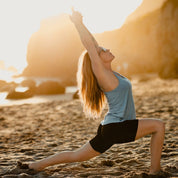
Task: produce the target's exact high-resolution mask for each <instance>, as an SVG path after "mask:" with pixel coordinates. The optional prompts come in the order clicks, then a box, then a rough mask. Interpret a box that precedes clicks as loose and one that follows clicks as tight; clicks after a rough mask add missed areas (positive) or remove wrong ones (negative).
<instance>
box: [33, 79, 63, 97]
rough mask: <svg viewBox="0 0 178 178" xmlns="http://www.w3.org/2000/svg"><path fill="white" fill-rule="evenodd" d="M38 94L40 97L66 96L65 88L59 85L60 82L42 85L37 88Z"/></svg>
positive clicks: (49, 82)
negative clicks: (51, 95)
mask: <svg viewBox="0 0 178 178" xmlns="http://www.w3.org/2000/svg"><path fill="white" fill-rule="evenodd" d="M35 93H36V94H38V95H50V94H64V93H65V88H64V87H63V86H61V85H60V84H59V82H54V81H47V82H43V83H41V84H40V85H39V86H38V87H37V88H36V92H35Z"/></svg>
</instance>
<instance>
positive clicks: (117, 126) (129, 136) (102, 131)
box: [89, 119, 138, 153]
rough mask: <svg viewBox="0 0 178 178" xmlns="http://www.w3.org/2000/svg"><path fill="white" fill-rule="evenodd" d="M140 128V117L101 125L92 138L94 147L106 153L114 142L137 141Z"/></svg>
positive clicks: (91, 143)
mask: <svg viewBox="0 0 178 178" xmlns="http://www.w3.org/2000/svg"><path fill="white" fill-rule="evenodd" d="M137 128H138V119H135V120H125V121H123V122H117V123H111V124H107V125H101V124H100V125H99V127H98V131H97V135H96V136H95V137H94V138H93V139H91V140H90V142H89V143H90V145H91V146H92V148H93V149H94V150H95V151H97V152H99V153H104V152H105V151H106V150H108V149H109V148H110V147H111V146H112V145H113V144H116V143H127V142H132V141H135V137H136V133H137Z"/></svg>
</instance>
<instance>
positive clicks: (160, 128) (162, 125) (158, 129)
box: [155, 120, 165, 132]
mask: <svg viewBox="0 0 178 178" xmlns="http://www.w3.org/2000/svg"><path fill="white" fill-rule="evenodd" d="M155 131H156V132H164V131H165V123H164V122H163V121H162V120H157V121H156V124H155Z"/></svg>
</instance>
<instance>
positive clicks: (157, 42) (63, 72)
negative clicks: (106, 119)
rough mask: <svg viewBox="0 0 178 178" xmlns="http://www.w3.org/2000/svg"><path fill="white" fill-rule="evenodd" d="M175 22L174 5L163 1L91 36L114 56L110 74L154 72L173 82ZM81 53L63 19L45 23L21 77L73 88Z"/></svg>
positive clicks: (177, 45) (177, 53) (177, 46)
mask: <svg viewBox="0 0 178 178" xmlns="http://www.w3.org/2000/svg"><path fill="white" fill-rule="evenodd" d="M153 3H154V2H153ZM139 8H142V7H139ZM177 19H178V1H177V0H166V1H164V3H163V4H162V6H160V7H159V8H158V9H154V10H153V11H149V13H146V14H144V15H142V16H137V18H135V19H134V20H131V21H129V22H128V23H126V24H124V25H123V26H122V27H121V28H120V29H117V30H113V31H109V32H104V33H101V34H95V37H96V39H97V41H98V42H99V44H101V45H104V46H105V47H107V48H110V49H111V51H112V52H113V53H114V54H115V57H116V59H115V60H114V61H113V68H114V70H118V71H121V72H122V73H124V74H126V75H132V74H135V73H145V72H157V73H159V74H160V76H161V77H163V78H176V77H178V71H177V69H178V62H177V61H178V60H177V59H178V42H177V41H178V33H177V29H178V21H177ZM116 20H117V19H116ZM83 49H84V48H83V47H82V44H81V42H80V39H79V36H78V34H77V31H76V29H75V27H74V26H73V24H72V23H71V22H70V19H69V17H68V16H67V15H62V16H60V17H53V18H50V19H46V20H44V21H42V22H41V26H40V29H39V31H38V32H36V33H34V34H33V36H32V37H31V39H30V41H29V45H28V52H27V61H28V66H27V68H26V69H25V70H24V72H23V75H26V76H43V77H49V76H52V77H59V78H61V79H62V80H64V81H68V82H69V83H70V84H73V83H75V76H76V71H77V62H78V58H79V56H80V54H81V52H82V50H83Z"/></svg>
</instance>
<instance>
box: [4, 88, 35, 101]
mask: <svg viewBox="0 0 178 178" xmlns="http://www.w3.org/2000/svg"><path fill="white" fill-rule="evenodd" d="M33 95H34V90H33V89H28V90H27V91H25V92H18V91H15V89H14V90H12V91H10V92H9V93H8V95H7V96H6V99H26V98H31V97H32V96H33Z"/></svg>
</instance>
